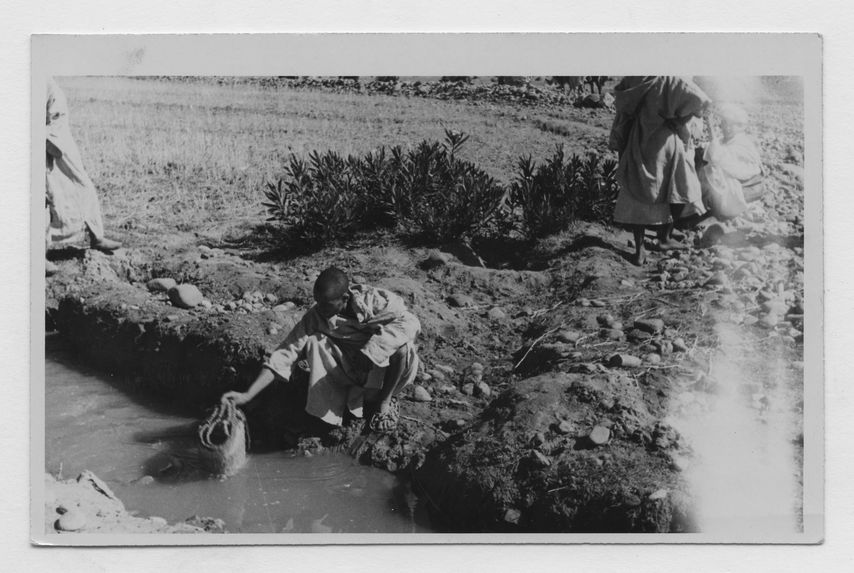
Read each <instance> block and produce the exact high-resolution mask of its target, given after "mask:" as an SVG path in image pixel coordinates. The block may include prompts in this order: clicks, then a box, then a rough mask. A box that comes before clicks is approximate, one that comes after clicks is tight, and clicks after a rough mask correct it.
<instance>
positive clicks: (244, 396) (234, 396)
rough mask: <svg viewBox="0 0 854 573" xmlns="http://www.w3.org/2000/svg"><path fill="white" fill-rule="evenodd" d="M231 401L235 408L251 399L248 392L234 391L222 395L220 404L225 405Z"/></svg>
mask: <svg viewBox="0 0 854 573" xmlns="http://www.w3.org/2000/svg"><path fill="white" fill-rule="evenodd" d="M229 400H232V401H233V402H234V405H235V406H242V405H243V404H245V403H247V402H248V401H249V400H251V398H250V397H249V394H248V393H247V392H236V391H234V390H232V391H231V392H226V393H225V394H223V395H222V398H220V402H222V403H223V404H225V403H226V402H228V401H229Z"/></svg>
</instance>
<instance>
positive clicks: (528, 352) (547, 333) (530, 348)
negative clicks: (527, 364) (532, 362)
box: [513, 326, 560, 370]
mask: <svg viewBox="0 0 854 573" xmlns="http://www.w3.org/2000/svg"><path fill="white" fill-rule="evenodd" d="M559 328H560V327H559V326H556V327H554V328H552V329H551V330H547V331H546V332H544V333H543V334H542V336H540V337H539V338H538V339H536V340H535V341H534V342H532V343H531V346H529V347H528V351H527V352H525V354H524V355H523V356H522V358H521V359H520V360H519V362H517V363H516V366H514V367H513V370H517V369H518V368H519V366H520V365H521V364H522V363H523V362H524V361H525V359H526V358H527V357H528V355H529V354H530V353H531V351H532V350H533V349H534V346H536V345H537V344H538V343H540V342H541V341H542V340H543V339H544V338H545V337H547V336H548V335H549V334H551V333H553V332H557V330H558V329H559Z"/></svg>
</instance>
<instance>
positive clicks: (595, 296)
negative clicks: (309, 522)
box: [46, 96, 804, 532]
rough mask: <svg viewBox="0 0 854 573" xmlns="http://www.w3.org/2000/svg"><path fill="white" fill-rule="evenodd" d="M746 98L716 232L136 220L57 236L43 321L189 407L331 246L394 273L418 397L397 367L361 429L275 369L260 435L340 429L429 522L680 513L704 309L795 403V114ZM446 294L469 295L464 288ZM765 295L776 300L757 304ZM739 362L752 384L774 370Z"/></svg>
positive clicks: (203, 404)
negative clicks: (417, 233) (176, 288)
mask: <svg viewBox="0 0 854 573" xmlns="http://www.w3.org/2000/svg"><path fill="white" fill-rule="evenodd" d="M348 97H358V96H348ZM755 112H756V114H755V115H756V118H757V122H756V126H755V129H756V133H757V137H758V139H759V141H760V144H761V147H762V151H763V154H764V157H765V160H766V163H767V165H768V167H769V168H770V171H771V177H770V179H769V181H770V185H769V192H768V193H766V196H765V198H764V199H763V201H762V202H761V203H760V204H757V205H754V207H752V208H751V211H750V212H749V213H748V215H747V216H746V217H744V218H742V219H739V220H738V221H736V223H735V224H734V225H733V226H732V227H730V228H729V229H728V233H727V235H726V236H725V237H724V243H723V245H719V246H717V247H715V248H714V249H708V248H700V247H699V246H695V247H694V248H692V249H690V250H689V251H687V252H673V253H654V254H652V255H651V261H650V263H649V264H647V266H646V267H643V268H638V267H635V266H633V265H632V264H630V262H629V261H628V254H629V251H630V250H631V249H630V247H629V245H628V243H627V241H628V234H627V233H624V232H621V231H619V230H616V229H612V228H608V227H603V226H600V225H594V224H579V225H577V226H576V227H575V228H573V229H572V230H571V231H569V232H566V233H563V234H561V235H558V236H554V237H550V238H548V239H546V240H543V241H540V242H537V243H521V242H513V241H509V240H508V241H504V242H497V241H493V242H491V243H486V242H482V243H475V244H474V245H471V246H467V245H460V244H456V245H444V246H442V247H440V248H439V249H434V248H427V247H423V246H418V245H411V244H407V243H405V242H402V241H400V240H399V239H397V238H395V237H394V236H383V237H376V236H373V237H357V238H355V239H354V240H353V241H352V242H351V243H350V244H347V245H343V246H337V247H327V248H323V249H321V250H317V251H304V250H299V249H296V248H294V246H291V245H286V244H282V243H281V240H280V236H279V234H278V230H277V229H276V228H275V227H274V226H264V225H260V226H254V227H252V226H250V227H245V226H244V227H242V228H233V229H232V230H231V231H229V232H227V233H223V232H222V231H221V230H217V229H208V230H205V229H203V228H196V230H195V231H192V230H188V231H187V232H178V233H174V232H173V233H163V232H162V227H158V229H157V232H156V233H152V232H148V231H145V230H144V229H143V228H137V229H135V230H132V229H128V231H129V232H128V233H127V234H126V235H125V237H126V238H127V239H128V243H129V244H128V247H127V248H126V249H122V250H120V251H118V252H117V253H115V254H114V255H112V256H110V255H104V254H101V253H98V252H94V251H89V250H79V249H74V248H67V249H65V250H62V251H57V252H55V253H53V254H52V255H51V258H52V259H54V260H55V261H56V262H58V264H59V266H60V269H61V270H60V273H59V274H58V275H56V276H54V277H52V278H50V279H49V280H48V283H47V312H46V323H47V326H48V328H49V329H53V328H56V329H58V330H59V331H60V332H61V333H63V334H64V335H65V336H67V337H68V339H69V340H71V341H72V342H73V343H74V344H75V345H76V347H77V349H78V350H79V352H80V353H81V354H82V355H84V356H85V357H87V358H88V359H89V360H91V361H92V362H93V363H95V364H98V365H99V366H100V367H102V368H104V369H105V370H107V371H109V372H111V373H116V374H120V375H121V379H122V380H123V382H122V383H123V384H127V385H133V386H140V387H143V388H145V389H147V390H149V391H151V392H155V393H158V394H160V395H162V396H163V398H164V400H170V401H173V402H176V403H180V404H182V405H184V406H185V407H186V408H187V409H188V410H189V411H192V412H195V413H198V414H199V415H200V416H201V414H202V413H203V411H204V409H205V408H207V407H209V406H210V405H211V404H213V403H214V402H215V401H216V400H217V399H218V397H219V396H220V395H221V394H222V393H223V392H224V391H226V390H229V389H241V390H242V389H245V388H246V387H247V385H248V384H249V383H250V381H251V380H252V378H253V377H254V375H255V374H256V373H257V370H258V368H259V367H260V365H261V362H262V360H263V358H264V356H265V354H266V353H268V352H270V351H271V350H272V349H273V348H275V347H276V345H277V344H278V343H279V342H280V341H281V339H282V338H283V337H284V335H285V334H286V333H287V331H288V329H289V328H290V327H291V326H292V325H293V324H294V323H295V321H296V320H298V318H299V316H300V315H301V314H302V313H303V312H304V311H305V310H307V308H308V307H309V305H310V304H311V302H312V301H311V286H312V284H313V281H314V278H315V277H316V276H317V274H318V273H319V272H320V271H321V270H322V269H324V268H325V267H327V266H329V265H336V266H339V267H340V268H342V269H344V270H345V271H347V272H348V273H349V274H350V276H351V277H352V279H353V280H354V282H364V283H367V284H372V285H376V286H382V287H386V288H389V289H391V290H393V291H395V292H397V293H399V294H401V295H402V296H403V297H404V298H405V299H406V301H407V303H408V305H409V306H410V308H411V309H412V310H413V311H414V312H415V314H416V315H417V316H418V317H419V319H420V320H421V324H422V329H423V331H422V333H421V335H420V337H419V340H418V344H419V353H420V355H421V357H422V359H423V364H424V367H423V371H422V372H420V373H419V377H418V380H417V385H418V386H420V387H421V388H423V389H424V390H426V392H427V393H428V394H429V397H430V399H429V401H421V400H419V399H417V397H416V395H415V390H414V389H413V388H410V389H409V390H407V391H406V392H405V393H404V395H403V399H402V404H401V412H402V414H403V417H402V422H401V425H400V427H399V428H398V430H397V431H396V432H393V433H391V434H388V435H368V436H367V438H365V436H364V435H362V434H361V422H360V421H358V420H355V421H353V423H351V424H350V425H348V426H346V427H344V428H330V427H327V426H325V425H323V424H322V423H320V422H318V421H316V420H313V419H309V418H308V416H307V415H305V414H304V413H303V411H302V403H303V398H302V394H301V393H302V392H304V388H303V386H302V383H301V382H300V381H299V380H295V381H293V383H292V384H289V385H285V384H278V385H274V386H273V387H271V388H270V389H268V390H267V391H266V396H265V395H262V396H259V397H258V399H256V400H255V403H254V404H253V405H252V406H251V407H249V408H247V410H248V412H247V414H248V416H249V420H250V431H251V432H252V433H253V444H256V447H259V448H283V447H284V448H302V449H305V450H312V451H315V452H316V451H318V450H322V449H324V448H347V449H348V450H350V451H351V452H352V453H353V455H355V456H357V457H358V458H359V459H361V460H363V461H364V462H365V463H371V464H373V465H376V466H378V467H382V468H385V469H387V470H389V471H393V472H398V473H400V474H401V475H404V476H408V477H409V478H410V479H411V480H412V483H413V486H414V488H415V490H416V492H417V493H418V494H419V495H420V496H421V497H422V499H424V500H425V502H426V503H427V504H428V506H429V508H430V511H431V514H432V515H433V518H434V522H435V524H436V527H437V529H440V530H446V531H460V532H484V531H502V532H504V531H512V532H522V531H548V532H580V531H596V532H677V531H694V530H696V529H697V527H698V525H697V522H696V516H695V515H694V512H693V509H694V503H693V499H692V491H691V487H690V484H689V483H688V481H687V480H686V479H685V476H684V475H683V474H684V470H685V463H684V459H685V457H686V455H687V456H688V457H690V452H691V444H690V443H688V442H687V440H686V439H685V437H684V436H682V435H681V434H680V432H679V431H678V429H676V428H675V427H673V425H672V423H671V417H672V416H671V414H672V413H673V408H674V404H675V403H676V402H678V400H679V399H680V398H679V397H680V396H683V395H684V394H685V392H686V391H687V390H686V389H690V391H691V392H700V393H713V392H714V386H715V384H720V383H726V381H724V380H717V379H716V378H715V376H714V373H713V372H712V371H710V367H709V363H710V361H711V360H712V359H713V357H714V356H715V355H716V353H717V352H718V348H719V346H720V340H719V337H718V335H717V334H716V332H717V331H716V329H715V325H716V324H718V323H720V322H726V323H728V324H731V325H733V327H734V328H735V329H736V330H737V332H739V333H740V336H741V337H742V343H743V344H745V345H750V346H749V347H750V348H753V349H755V351H756V352H754V353H746V354H744V355H742V356H741V358H739V360H740V361H741V362H742V363H743V364H742V365H743V367H744V370H745V371H747V372H754V373H759V372H763V370H764V371H766V372H767V368H766V366H767V363H764V362H763V356H765V357H767V356H774V357H777V358H778V359H779V361H780V363H781V364H782V368H783V370H784V371H785V372H788V373H789V374H788V375H787V377H785V380H784V382H783V384H785V385H786V386H787V389H788V391H790V392H791V393H793V395H794V396H795V398H794V404H792V405H791V407H792V408H794V409H797V408H802V399H801V403H800V404H799V403H798V396H799V395H800V394H799V392H800V391H801V385H802V380H801V377H800V376H799V375H798V372H799V370H798V369H799V367H802V360H803V358H802V357H803V310H802V308H801V311H800V313H798V312H797V310H798V305H799V304H800V305H802V300H803V220H802V214H803V192H804V189H803V181H802V178H801V175H800V171H799V170H802V165H803V145H802V135H801V133H802V125H801V124H800V123H799V122H800V121H801V118H800V116H799V115H798V107H797V106H793V105H792V104H791V103H788V102H783V103H776V104H774V105H770V104H769V105H766V106H764V107H762V108H761V109H760V108H758V107H757V108H756V109H755ZM541 113H543V114H546V113H548V112H547V111H542V112H541ZM596 113H597V114H599V113H603V114H604V113H607V112H605V111H601V110H597V111H596ZM596 117H597V118H598V115H597V116H596ZM603 117H604V116H603ZM597 121H599V120H598V119H597ZM596 129H602V128H601V126H596ZM190 228H191V229H192V226H191V227H190ZM687 239H688V241H689V242H690V243H692V244H694V243H693V242H694V241H695V240H696V241H698V240H699V235H697V236H695V235H693V234H691V233H689V235H688V238H687ZM437 250H438V251H441V253H442V254H441V255H440V256H437V254H436V251H437ZM472 252H474V253H475V254H477V255H478V256H480V257H481V258H482V259H483V260H484V261H486V266H485V267H484V266H478V265H474V264H472V261H473V259H472V257H471V255H472ZM721 276H722V277H723V280H722V281H720V280H711V279H715V278H716V277H718V278H719V277H721ZM154 277H171V278H174V279H175V280H176V281H177V282H178V283H192V284H194V285H196V286H197V287H198V288H199V289H201V291H202V293H203V294H204V296H205V298H206V299H207V301H208V302H209V304H208V305H207V306H205V307H197V308H195V309H191V310H184V309H179V308H176V307H174V306H172V305H171V304H170V303H169V301H168V300H167V297H166V296H165V295H163V294H158V293H152V292H149V290H148V289H147V288H146V283H147V281H149V280H150V279H151V278H154ZM454 295H465V296H466V297H469V298H468V299H466V301H465V302H464V304H463V305H462V306H459V305H458V302H459V299H461V298H464V297H455V296H454ZM769 297H770V298H769ZM454 299H457V300H454ZM769 300H777V301H779V302H780V304H783V305H785V308H782V309H781V310H780V312H779V313H778V314H774V316H773V317H769V315H770V313H769V312H767V307H768V305H767V304H765V303H767V302H768V301H769ZM286 302H290V303H293V304H292V305H289V306H288V308H285V307H282V306H280V305H282V304H283V303H286ZM763 305H764V306H763ZM639 319H660V320H661V321H662V323H663V328H662V329H658V330H656V329H653V331H652V332H649V331H647V330H644V327H640V326H639V325H637V324H636V322H635V321H636V320H639ZM763 352H764V353H765V354H764V355H763V354H762V353H763ZM769 353H770V354H769ZM614 354H623V355H632V356H634V357H637V358H640V364H639V366H636V367H628V366H625V365H622V366H621V365H620V363H619V362H618V361H615V359H614V358H613V355H614ZM475 363H478V364H480V365H481V366H482V369H480V368H478V367H477V366H475V367H474V368H473V367H472V366H473V365H474V364H475ZM799 365H800V366H799ZM479 370H482V375H478V374H477V372H478V371H479ZM749 384H750V385H751V391H752V394H757V393H760V390H762V389H763V388H765V389H767V388H768V387H770V386H771V385H773V384H777V382H774V380H770V379H769V377H768V376H766V377H765V378H762V377H761V376H760V377H754V378H752V379H751V380H750V381H749ZM758 400H759V402H761V396H760V399H758ZM760 411H761V404H759V405H757V415H759V412H760ZM796 419H797V420H800V419H801V418H800V417H797V416H796ZM793 431H794V434H795V436H797V432H798V429H797V428H795V429H794V430H793ZM802 439H803V438H802V435H801V440H802ZM801 447H802V444H801ZM793 503H796V500H795V501H793Z"/></svg>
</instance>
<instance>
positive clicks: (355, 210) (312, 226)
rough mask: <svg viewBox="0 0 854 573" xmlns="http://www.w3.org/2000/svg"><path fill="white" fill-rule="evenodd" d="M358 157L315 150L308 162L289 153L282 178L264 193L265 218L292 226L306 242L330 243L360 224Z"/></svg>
mask: <svg viewBox="0 0 854 573" xmlns="http://www.w3.org/2000/svg"><path fill="white" fill-rule="evenodd" d="M357 172H358V160H357V159H355V158H352V157H348V158H347V159H346V160H345V159H344V158H342V157H341V156H340V155H338V154H337V153H335V152H331V151H328V152H326V153H325V154H322V155H321V154H319V153H318V152H316V151H314V152H312V153H311V154H310V155H309V161H308V163H306V162H305V161H303V160H301V159H299V158H298V157H295V156H291V157H290V158H289V160H288V164H287V165H286V166H285V178H284V179H280V180H279V181H278V183H277V184H275V185H274V184H272V183H268V184H267V191H266V192H265V195H266V198H267V201H266V202H264V206H265V207H267V212H268V215H269V217H268V219H267V220H268V221H274V220H278V221H281V222H283V223H285V224H286V225H289V226H290V227H291V229H290V230H291V232H292V233H293V234H294V236H295V237H296V238H298V239H300V240H303V241H305V242H307V243H329V242H333V241H336V240H339V239H342V238H344V237H346V236H348V235H351V234H352V233H353V232H354V231H356V230H357V229H359V228H360V227H361V226H362V223H363V219H364V213H365V210H366V204H365V200H364V194H363V192H362V188H361V187H360V186H359V185H358V183H357V182H356V174H357Z"/></svg>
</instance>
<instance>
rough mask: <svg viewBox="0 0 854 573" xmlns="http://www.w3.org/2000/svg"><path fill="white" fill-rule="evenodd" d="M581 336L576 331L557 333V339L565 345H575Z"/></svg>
mask: <svg viewBox="0 0 854 573" xmlns="http://www.w3.org/2000/svg"><path fill="white" fill-rule="evenodd" d="M582 336H584V335H583V334H582V333H580V332H578V331H577V330H561V331H558V333H557V339H558V340H559V341H561V342H563V343H566V344H575V343H577V342H578V341H579V340H581V337H582Z"/></svg>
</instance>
